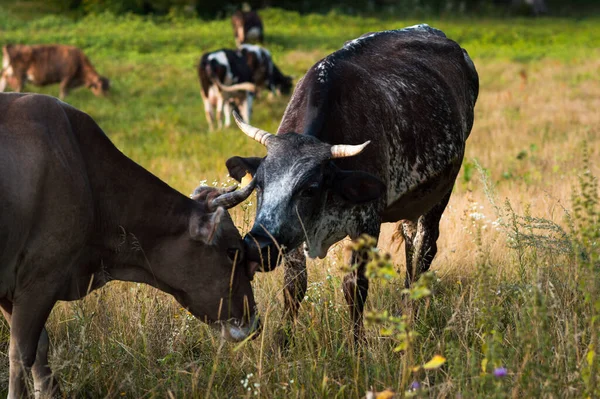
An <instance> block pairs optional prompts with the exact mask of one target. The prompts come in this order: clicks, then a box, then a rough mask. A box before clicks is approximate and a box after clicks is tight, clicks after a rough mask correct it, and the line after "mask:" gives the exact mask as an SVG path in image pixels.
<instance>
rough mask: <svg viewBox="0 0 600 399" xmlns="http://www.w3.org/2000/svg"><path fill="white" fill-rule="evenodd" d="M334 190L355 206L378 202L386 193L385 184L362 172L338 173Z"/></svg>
mask: <svg viewBox="0 0 600 399" xmlns="http://www.w3.org/2000/svg"><path fill="white" fill-rule="evenodd" d="M333 190H334V191H335V192H336V193H337V194H338V195H340V196H341V197H342V198H344V199H345V200H346V201H349V202H351V203H353V204H362V203H364V202H369V201H373V200H376V199H377V198H379V197H381V196H382V195H383V193H384V192H385V190H386V188H385V184H383V182H382V181H381V180H379V178H377V177H375V176H373V175H372V174H370V173H366V172H361V171H338V172H337V173H336V174H335V178H334V182H333Z"/></svg>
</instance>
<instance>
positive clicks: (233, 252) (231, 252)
mask: <svg viewBox="0 0 600 399" xmlns="http://www.w3.org/2000/svg"><path fill="white" fill-rule="evenodd" d="M227 257H228V258H229V260H230V261H232V262H235V261H236V260H240V257H239V255H238V249H237V248H227ZM236 257H237V258H236Z"/></svg>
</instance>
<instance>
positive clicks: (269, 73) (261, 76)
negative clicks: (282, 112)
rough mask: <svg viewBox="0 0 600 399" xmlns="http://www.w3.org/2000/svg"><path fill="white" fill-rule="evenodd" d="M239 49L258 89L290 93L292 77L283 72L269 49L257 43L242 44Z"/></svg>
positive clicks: (275, 92)
mask: <svg viewBox="0 0 600 399" xmlns="http://www.w3.org/2000/svg"><path fill="white" fill-rule="evenodd" d="M238 51H239V53H240V54H241V56H242V57H243V58H244V59H245V60H246V63H247V64H248V66H249V67H250V70H251V71H252V81H253V82H254V84H255V85H256V88H257V89H258V88H266V89H267V90H269V91H270V92H271V93H272V94H285V95H287V94H290V92H291V91H292V77H291V76H286V75H284V74H283V73H281V71H280V70H279V68H277V65H275V63H274V62H273V58H272V57H271V52H269V50H267V49H266V48H264V47H261V46H257V45H255V44H242V45H241V46H240V47H239V48H238ZM257 94H258V93H257Z"/></svg>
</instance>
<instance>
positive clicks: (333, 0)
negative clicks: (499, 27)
mask: <svg viewBox="0 0 600 399" xmlns="http://www.w3.org/2000/svg"><path fill="white" fill-rule="evenodd" d="M51 1H52V2H54V3H55V4H56V5H57V6H59V7H61V8H66V9H69V10H71V11H76V12H82V13H94V12H104V11H109V12H112V13H115V14H122V13H128V12H130V13H135V14H157V15H164V14H167V13H169V12H172V11H173V10H178V11H183V12H187V13H195V14H197V15H199V16H202V17H205V18H214V17H223V16H226V15H229V14H231V13H232V12H233V11H234V10H236V9H238V8H240V7H241V6H242V3H248V4H249V5H250V6H251V7H252V8H254V9H260V8H264V7H278V8H283V9H287V10H293V11H298V12H301V13H308V12H321V13H322V12H328V11H331V10H334V9H335V10H338V11H341V12H344V13H350V14H352V13H364V12H368V13H377V12H381V13H392V15H404V16H407V15H423V14H428V15H442V14H474V15H478V14H493V15H502V14H505V15H541V14H550V15H563V16H564V15H565V14H570V15H589V12H590V10H593V9H595V10H594V11H596V10H597V9H598V3H599V2H598V0H569V1H564V0H345V1H341V0H246V1H239V0H238V1H236V0H218V1H215V0H51Z"/></svg>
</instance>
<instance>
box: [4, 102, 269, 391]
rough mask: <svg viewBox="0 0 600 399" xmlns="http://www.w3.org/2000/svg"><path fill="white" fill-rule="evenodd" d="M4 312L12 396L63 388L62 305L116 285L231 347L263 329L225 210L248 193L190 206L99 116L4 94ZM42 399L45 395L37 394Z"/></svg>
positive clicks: (218, 194)
mask: <svg viewBox="0 0 600 399" xmlns="http://www.w3.org/2000/svg"><path fill="white" fill-rule="evenodd" d="M0 110H2V112H0V187H1V188H2V190H1V192H2V194H0V209H1V210H2V211H1V212H0V310H2V313H3V314H4V317H5V318H6V320H7V321H8V323H9V324H10V346H9V358H10V380H9V390H8V391H9V393H8V397H9V398H21V397H23V396H25V395H26V394H27V391H26V383H25V381H26V379H27V378H26V376H27V374H28V372H29V371H31V372H32V374H33V380H34V381H33V382H34V389H35V390H36V391H40V392H37V393H39V394H41V395H42V397H46V395H48V394H50V393H51V392H52V391H53V390H55V389H56V382H55V380H54V379H53V377H52V373H51V371H50V368H49V367H48V334H47V333H46V329H45V328H44V325H45V323H46V319H47V318H48V315H49V314H50V311H51V310H52V307H53V306H54V304H55V303H56V301H59V300H62V301H72V300H76V299H79V298H82V297H84V296H86V295H87V294H88V293H89V292H90V291H92V290H94V289H97V288H99V287H102V286H103V285H105V284H106V283H108V282H110V281H113V280H121V281H134V282H139V283H146V284H149V285H152V286H154V287H156V288H158V289H160V290H162V291H165V292H167V293H169V294H171V295H173V296H174V297H175V299H176V300H177V301H178V302H179V303H180V304H181V305H182V306H183V307H185V308H187V309H188V310H189V311H190V312H191V313H192V314H193V315H194V316H196V317H197V318H198V319H200V320H202V321H204V322H206V323H211V324H213V325H214V326H215V327H218V328H220V329H221V335H222V336H223V337H224V338H226V339H228V340H232V341H240V340H243V339H246V338H248V337H249V336H250V335H251V334H253V333H254V332H256V330H257V328H258V318H257V317H256V314H255V303H254V296H253V294H252V287H251V285H250V278H251V271H250V270H248V271H247V270H246V269H245V263H244V251H243V244H242V238H241V236H240V234H239V232H238V230H237V228H236V227H235V225H234V224H233V222H232V220H231V218H230V216H229V214H228V213H227V211H226V208H230V207H232V206H235V205H236V204H237V203H239V202H241V201H243V200H244V199H245V198H247V197H248V195H249V194H250V193H251V192H252V188H253V183H250V184H249V185H248V186H247V187H250V188H248V189H246V188H244V189H242V190H238V191H232V190H231V189H224V190H218V189H215V188H207V187H200V188H199V189H197V190H196V192H194V194H193V195H192V198H189V197H186V196H185V195H182V194H181V193H179V192H177V191H176V190H174V189H173V188H171V187H169V186H168V185H167V184H166V183H164V182H163V181H161V180H160V179H159V178H157V177H156V176H154V175H153V174H152V173H150V172H148V171H147V170H145V169H144V168H142V167H141V166H140V165H138V164H136V163H135V162H134V161H132V160H131V159H129V158H127V157H126V156H125V155H124V154H123V153H122V152H121V151H119V150H118V149H117V148H116V147H115V146H114V145H113V144H112V143H111V141H110V140H109V139H108V137H107V136H106V134H105V133H104V132H103V131H102V129H100V127H99V126H98V125H97V124H96V123H95V122H94V120H93V119H92V118H90V117H89V116H88V115H86V114H84V113H83V112H81V111H79V110H77V109H75V108H73V107H71V106H69V105H68V104H66V103H64V102H62V101H59V100H57V99H56V98H53V97H50V96H44V95H40V94H18V93H4V94H0ZM36 396H37V395H36Z"/></svg>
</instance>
